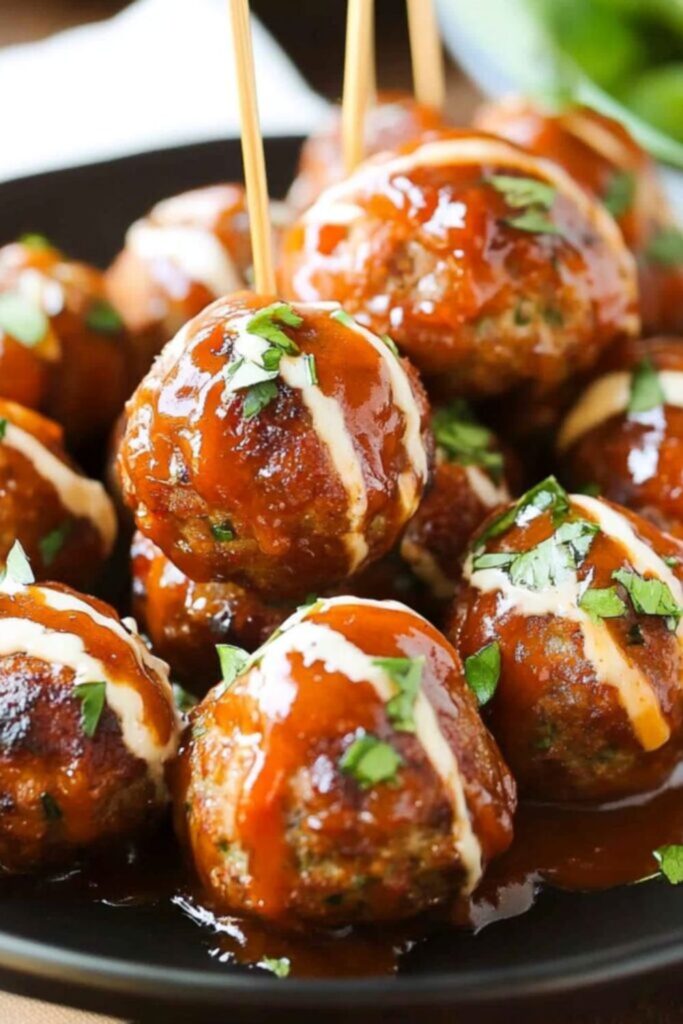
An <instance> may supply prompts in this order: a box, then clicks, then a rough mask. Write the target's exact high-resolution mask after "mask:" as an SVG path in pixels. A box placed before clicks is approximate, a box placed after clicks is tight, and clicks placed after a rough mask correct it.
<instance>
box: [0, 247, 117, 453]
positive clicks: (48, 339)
mask: <svg viewBox="0 0 683 1024" xmlns="http://www.w3.org/2000/svg"><path fill="white" fill-rule="evenodd" d="M125 338H126V334H125V330H124V328H123V323H122V321H121V318H120V316H119V314H118V313H117V312H116V310H115V309H114V308H113V306H112V305H111V304H110V303H109V301H108V300H107V298H106V295H105V290H104V280H103V277H102V275H101V274H100V272H99V271H98V270H95V269H94V268H93V267H88V266H86V265H85V264H83V263H74V262H73V261H71V260H67V259H66V258H65V257H64V256H62V254H61V253H60V252H59V251H58V250H57V249H55V248H53V247H52V246H51V245H50V244H49V243H48V242H46V241H45V240H44V239H42V238H41V237H40V236H28V237H27V238H26V240H25V241H23V242H17V243H13V244H12V245H6V246H3V247H2V248H0V395H1V396H2V397H3V398H9V399H10V400H12V401H15V402H18V403H20V404H21V405H25V406H27V407H28V408H31V409H36V410H38V411H40V412H43V413H45V414H46V415H48V416H50V417H51V418H52V419H54V420H57V422H58V423H61V425H62V426H63V427H64V430H65V432H66V436H67V440H68V442H69V444H70V445H75V446H78V447H82V446H83V445H84V444H85V443H86V442H88V443H90V442H92V441H95V440H97V438H99V437H102V436H103V435H104V433H105V432H106V431H107V430H108V429H109V427H110V426H111V424H112V423H113V421H114V419H115V418H116V416H117V415H118V413H119V412H120V410H121V408H122V406H123V403H124V400H125V398H126V393H127V385H126V369H125V367H126V342H125Z"/></svg>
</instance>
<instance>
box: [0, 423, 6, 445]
mask: <svg viewBox="0 0 683 1024" xmlns="http://www.w3.org/2000/svg"><path fill="white" fill-rule="evenodd" d="M6 433H7V420H4V419H0V441H2V440H4V437H5V434H6Z"/></svg>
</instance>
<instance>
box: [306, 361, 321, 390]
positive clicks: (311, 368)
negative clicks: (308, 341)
mask: <svg viewBox="0 0 683 1024" xmlns="http://www.w3.org/2000/svg"><path fill="white" fill-rule="evenodd" d="M304 371H305V373H306V383H307V384H309V385H313V384H317V383H318V369H317V367H316V365H315V356H313V355H305V356H304Z"/></svg>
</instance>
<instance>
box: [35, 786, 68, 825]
mask: <svg viewBox="0 0 683 1024" xmlns="http://www.w3.org/2000/svg"><path fill="white" fill-rule="evenodd" d="M40 802H41V804H42V805H43V815H44V816H45V820H46V821H51V822H55V821H61V820H62V817H63V814H62V808H61V807H60V806H59V804H58V803H57V801H56V800H55V798H54V797H53V796H52V794H51V793H41V794H40Z"/></svg>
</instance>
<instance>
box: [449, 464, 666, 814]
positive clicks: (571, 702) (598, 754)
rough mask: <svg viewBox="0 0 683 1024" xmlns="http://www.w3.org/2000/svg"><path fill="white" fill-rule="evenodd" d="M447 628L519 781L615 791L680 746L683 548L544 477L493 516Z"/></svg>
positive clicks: (579, 792) (549, 788)
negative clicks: (567, 491) (479, 687)
mask: <svg viewBox="0 0 683 1024" xmlns="http://www.w3.org/2000/svg"><path fill="white" fill-rule="evenodd" d="M463 576H464V579H463V584H462V587H461V590H460V593H459V595H458V596H457V598H456V603H455V605H454V608H453V614H452V618H451V623H450V628H449V635H450V636H451V638H452V639H453V641H454V642H456V643H457V645H458V648H459V650H460V653H461V655H462V657H463V658H464V659H465V670H466V672H467V674H468V678H469V679H470V681H474V682H475V683H478V684H479V685H480V686H481V687H483V692H482V698H483V699H486V698H490V697H491V694H492V693H493V698H492V699H491V701H490V704H489V705H488V706H487V712H488V715H487V718H488V722H489V724H490V727H491V730H492V731H493V734H494V735H495V737H496V739H497V740H498V742H499V744H500V746H501V750H502V751H503V754H504V756H505V757H506V759H507V761H508V763H509V764H510V767H511V769H512V771H513V772H514V775H515V778H516V779H517V782H518V784H519V786H520V790H521V791H522V792H523V793H526V794H528V795H531V796H535V797H542V798H543V799H549V800H593V801H600V800H611V799H614V798H618V797H623V796H628V795H631V794H634V793H639V792H642V791H645V790H648V789H652V788H654V787H656V786H658V785H660V784H661V783H662V782H663V781H664V779H665V778H666V777H667V775H668V773H669V772H670V771H671V769H672V767H673V766H674V765H675V764H676V763H677V761H678V760H679V759H680V756H681V728H682V725H683V688H682V686H681V682H682V676H683V672H682V666H683V660H682V659H683V650H682V644H683V626H682V619H681V616H683V587H682V586H681V582H680V579H681V577H683V546H681V545H680V544H679V543H678V542H677V541H676V540H675V539H674V538H673V537H670V536H668V535H667V534H664V533H660V531H658V530H657V529H656V528H655V527H653V526H651V525H650V523H648V522H646V521H645V520H644V519H641V518H640V517H639V516H637V515H635V514H634V513H632V512H630V511H628V510H626V509H623V508H620V507H619V506H617V505H611V504H610V503H608V502H605V501H603V500H601V499H597V498H591V497H586V496H582V495H575V494H574V495H569V496H568V495H567V494H566V493H565V492H564V491H563V490H562V488H561V487H559V485H558V484H557V483H556V481H554V480H553V479H552V478H550V479H548V480H546V481H544V482H543V483H542V484H540V485H537V486H536V487H535V488H533V489H532V490H531V491H529V492H528V493H527V494H526V495H525V496H524V497H523V498H522V499H520V501H519V502H518V503H517V504H516V505H513V506H511V507H510V508H509V509H508V510H506V511H505V512H504V513H502V514H501V515H499V516H498V517H496V518H493V519H491V520H489V521H488V522H487V523H486V524H485V525H484V527H483V529H482V531H481V532H480V533H479V534H478V535H477V537H475V540H474V542H473V544H472V549H471V552H470V554H469V556H468V558H467V560H466V562H465V566H464V570H463Z"/></svg>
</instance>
